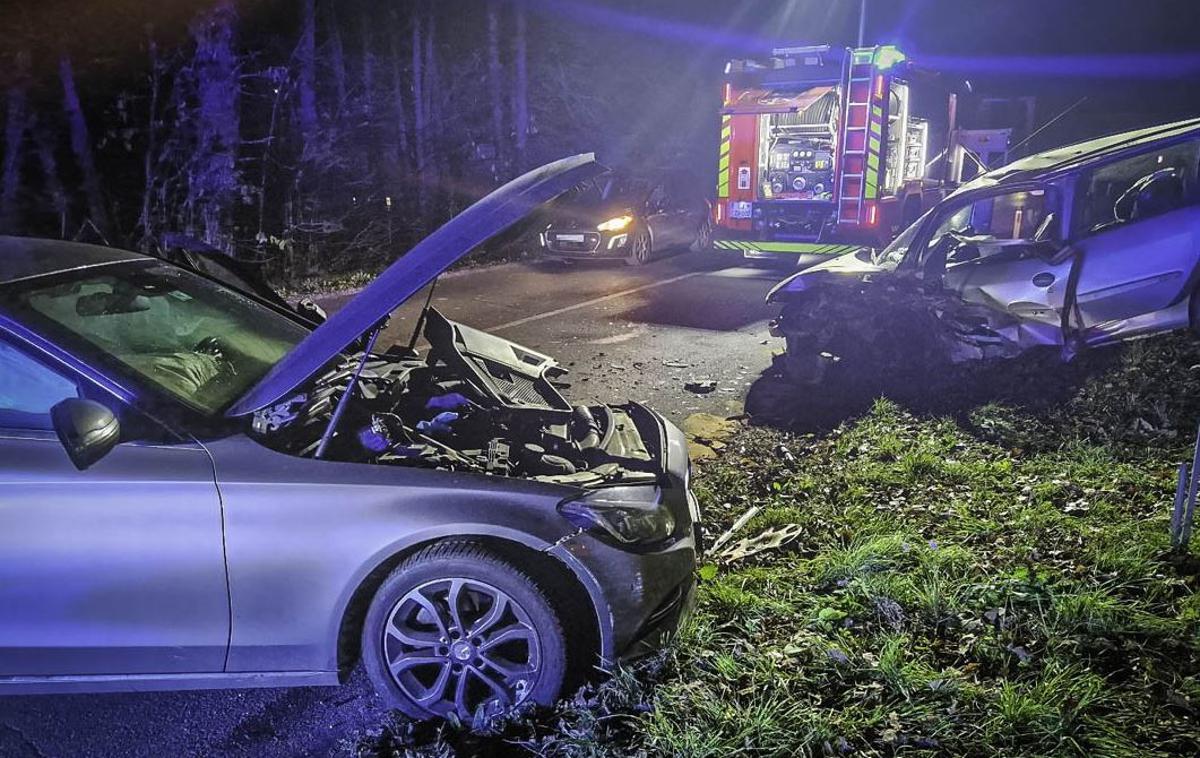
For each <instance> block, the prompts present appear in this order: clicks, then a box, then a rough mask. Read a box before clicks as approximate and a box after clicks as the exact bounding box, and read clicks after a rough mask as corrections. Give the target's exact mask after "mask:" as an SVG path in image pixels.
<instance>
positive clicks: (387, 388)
mask: <svg viewBox="0 0 1200 758" xmlns="http://www.w3.org/2000/svg"><path fill="white" fill-rule="evenodd" d="M424 335H425V338H426V340H427V341H428V342H429V345H430V347H429V350H428V352H427V354H426V355H425V356H424V357H421V356H420V355H419V354H418V353H417V352H416V351H415V350H409V349H406V348H399V349H396V348H393V349H391V350H389V351H387V352H384V353H374V352H372V353H370V354H369V355H367V356H365V361H364V355H363V353H362V352H358V353H356V354H353V355H344V356H343V358H342V359H341V360H340V361H339V362H338V363H337V365H335V366H334V367H333V368H331V369H330V370H328V371H326V373H324V374H323V375H321V376H319V377H317V378H316V379H315V380H312V381H311V382H310V383H309V386H308V387H307V390H306V391H304V392H302V393H300V394H297V395H294V396H292V397H290V398H288V399H286V400H284V401H282V402H280V403H276V404H274V405H272V406H268V407H266V408H263V409H261V410H259V411H258V412H257V413H255V415H254V417H253V422H252V433H253V436H254V437H255V438H257V439H258V440H259V441H260V442H262V443H263V444H265V445H267V446H268V447H270V448H272V449H275V450H278V451H280V452H284V453H288V454H292V455H297V456H301V457H323V458H326V459H331V460H342V461H354V462H366V463H380V464H388V465H401V466H418V467H426V468H437V469H448V470H453V471H469V472H475V473H484V474H493V475H498V476H508V477H520V478H528V479H536V480H539V481H546V482H555V483H562V484H572V485H576V486H581V487H588V486H598V485H604V484H642V483H653V482H654V481H656V480H657V478H658V475H659V473H660V470H661V463H660V461H659V459H660V451H659V450H658V449H657V447H658V445H660V440H659V432H658V430H657V422H656V421H655V419H654V418H653V415H652V414H651V413H650V412H649V411H647V410H645V409H644V408H642V407H641V406H638V405H636V404H629V405H625V406H610V405H592V406H587V405H574V406H573V405H571V404H570V403H568V402H567V400H566V399H565V398H563V396H562V395H561V394H560V393H559V391H558V388H556V387H555V385H554V383H553V380H555V379H557V378H559V377H561V376H563V375H565V374H566V370H565V369H562V368H560V367H559V366H558V365H557V363H555V361H554V360H553V359H551V358H549V357H548V356H545V355H542V354H540V353H536V352H534V351H532V350H528V349H527V348H523V347H521V346H519V345H516V344H514V343H512V342H509V341H507V340H504V339H501V338H499V337H495V336H493V335H491V334H488V333H486V332H483V331H479V330H477V329H473V328H471V327H468V326H464V325H462V324H458V323H455V322H453V321H450V320H449V319H447V318H445V317H444V316H443V315H442V314H441V313H439V312H438V311H437V310H436V309H432V308H431V309H429V311H428V313H427V318H426V322H425V328H424ZM360 364H361V365H360ZM360 368H361V371H359V369H360ZM356 371H357V372H359V373H358V377H357V379H356V380H355V378H354V377H355V373H356ZM351 382H353V386H354V391H353V393H352V394H351V396H350V398H349V399H348V400H347V404H346V408H345V409H344V410H343V411H342V413H341V415H340V418H338V419H337V421H336V429H334V430H333V433H332V434H330V433H329V431H328V430H329V427H330V425H331V423H335V422H334V418H335V415H337V413H336V409H337V408H338V406H339V404H341V403H342V401H343V396H344V395H345V392H346V388H347V387H348V386H350V385H351ZM326 436H329V440H328V446H327V447H323V445H322V439H323V437H326Z"/></svg>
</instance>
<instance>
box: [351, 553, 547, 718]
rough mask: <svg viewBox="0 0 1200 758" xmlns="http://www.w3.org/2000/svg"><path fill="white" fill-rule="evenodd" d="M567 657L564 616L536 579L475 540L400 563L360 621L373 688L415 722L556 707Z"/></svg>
mask: <svg viewBox="0 0 1200 758" xmlns="http://www.w3.org/2000/svg"><path fill="white" fill-rule="evenodd" d="M452 598H453V599H454V600H455V601H456V602H453V603H452V602H451V599H452ZM566 657H567V644H566V637H565V635H564V633H563V628H562V623H561V622H560V620H559V617H558V614H557V613H556V612H555V610H554V607H553V606H552V605H551V604H550V601H549V600H547V599H546V595H545V594H544V593H543V592H542V591H541V590H540V589H539V588H538V586H537V583H536V582H535V581H534V579H533V578H532V577H530V576H529V575H528V574H526V573H524V572H523V571H521V570H520V569H518V568H516V567H515V566H513V565H511V564H509V563H508V562H507V561H504V560H502V559H501V558H498V557H497V556H495V555H493V554H492V553H490V552H488V551H487V550H486V549H484V548H483V547H482V546H480V545H478V544H475V543H471V542H441V543H437V544H435V545H431V546H429V547H426V548H424V549H422V550H420V551H419V552H417V553H415V554H414V555H412V556H410V557H409V558H407V559H405V560H404V561H403V562H401V563H400V565H399V566H397V567H396V568H395V569H394V570H393V571H392V572H391V573H390V574H389V575H388V577H387V578H386V579H385V580H384V581H383V584H381V585H380V587H379V590H378V591H377V592H376V593H375V597H374V599H373V600H372V601H371V605H370V607H369V608H368V610H367V615H366V619H365V621H364V624H363V632H362V658H363V665H364V667H365V668H366V671H367V675H368V677H369V678H370V680H371V683H372V684H373V685H374V686H375V690H376V691H377V692H378V693H379V694H380V696H381V697H383V699H384V700H385V701H387V703H388V705H390V706H392V707H395V708H397V709H399V710H400V711H401V712H403V713H404V714H405V715H407V716H410V717H412V718H415V719H421V720H426V719H436V718H445V719H451V720H454V719H457V720H458V721H459V722H461V723H464V724H467V725H478V726H482V722H483V721H486V720H487V719H490V718H491V717H494V716H498V715H500V714H502V713H505V712H508V711H510V710H512V709H514V708H517V707H519V706H523V705H526V704H538V705H552V704H553V703H554V702H555V701H556V700H557V699H558V697H559V695H560V693H561V691H562V688H563V683H564V681H565V678H566V672H567V660H566Z"/></svg>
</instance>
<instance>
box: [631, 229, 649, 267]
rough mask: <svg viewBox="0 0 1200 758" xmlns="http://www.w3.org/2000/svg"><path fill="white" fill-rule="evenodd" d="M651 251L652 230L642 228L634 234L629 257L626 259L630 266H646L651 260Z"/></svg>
mask: <svg viewBox="0 0 1200 758" xmlns="http://www.w3.org/2000/svg"><path fill="white" fill-rule="evenodd" d="M651 253H652V249H651V242H650V232H648V231H646V230H645V229H640V230H638V232H637V234H635V235H633V242H631V243H630V249H629V257H628V258H626V259H625V262H626V263H628V264H629V265H630V266H644V265H645V264H647V263H649V262H650V255H651Z"/></svg>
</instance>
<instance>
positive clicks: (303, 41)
mask: <svg viewBox="0 0 1200 758" xmlns="http://www.w3.org/2000/svg"><path fill="white" fill-rule="evenodd" d="M316 13H317V9H316V0H304V22H303V24H302V26H301V29H300V44H299V45H298V46H297V49H296V59H297V62H298V65H299V68H300V75H299V77H298V81H297V83H296V87H297V89H298V90H299V92H298V99H299V101H300V105H299V114H298V116H299V119H300V134H301V141H302V143H303V144H304V145H305V146H306V147H307V145H308V144H309V143H310V142H311V141H312V139H313V137H314V136H315V135H316V134H317V126H318V125H317V18H316Z"/></svg>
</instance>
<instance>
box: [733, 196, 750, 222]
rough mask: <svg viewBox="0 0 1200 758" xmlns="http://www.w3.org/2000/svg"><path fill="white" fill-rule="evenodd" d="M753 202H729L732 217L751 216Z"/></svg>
mask: <svg viewBox="0 0 1200 758" xmlns="http://www.w3.org/2000/svg"><path fill="white" fill-rule="evenodd" d="M750 210H751V203H750V201H749V200H738V201H737V202H733V203H730V204H729V217H730V218H750Z"/></svg>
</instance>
